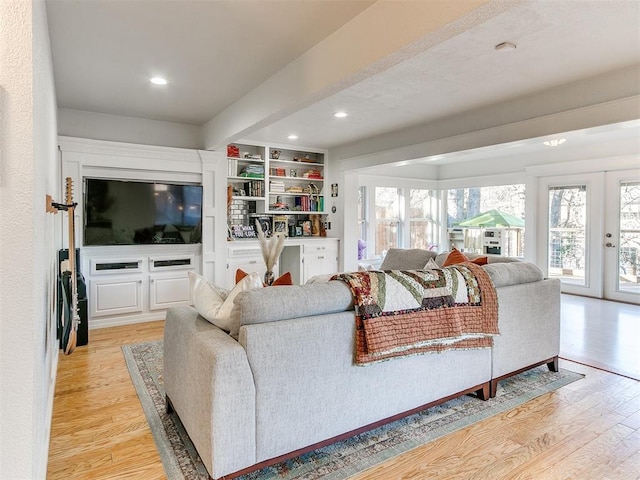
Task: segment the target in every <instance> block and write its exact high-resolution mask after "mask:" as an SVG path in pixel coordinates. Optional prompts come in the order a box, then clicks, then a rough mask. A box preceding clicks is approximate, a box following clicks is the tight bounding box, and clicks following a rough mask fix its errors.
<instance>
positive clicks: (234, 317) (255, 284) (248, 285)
mask: <svg viewBox="0 0 640 480" xmlns="http://www.w3.org/2000/svg"><path fill="white" fill-rule="evenodd" d="M189 282H190V285H191V300H192V302H193V306H194V307H195V309H196V310H197V311H198V313H199V314H200V315H201V316H202V317H203V318H204V319H205V320H207V321H208V322H209V323H212V324H213V325H215V326H216V327H218V328H221V329H222V330H225V331H227V332H229V333H230V334H231V335H232V336H233V337H234V338H237V337H238V330H239V329H240V313H239V310H238V309H237V307H236V305H235V302H234V301H235V299H236V297H237V296H238V295H239V294H240V293H241V292H244V291H248V290H255V289H258V288H260V289H261V288H262V279H261V278H260V275H258V274H257V273H250V274H248V275H247V276H245V277H244V278H242V279H241V280H240V281H239V282H238V283H237V284H236V286H235V287H233V290H231V291H230V292H228V293H227V292H226V290H224V289H222V288H220V287H218V286H216V285H214V284H213V283H210V282H208V281H207V280H206V279H205V278H204V277H202V276H201V275H198V274H196V273H193V272H189Z"/></svg>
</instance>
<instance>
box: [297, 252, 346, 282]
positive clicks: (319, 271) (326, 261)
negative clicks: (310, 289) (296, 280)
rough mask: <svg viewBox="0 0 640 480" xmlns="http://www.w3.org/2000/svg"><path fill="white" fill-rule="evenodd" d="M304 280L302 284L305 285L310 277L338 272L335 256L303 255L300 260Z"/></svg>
mask: <svg viewBox="0 0 640 480" xmlns="http://www.w3.org/2000/svg"><path fill="white" fill-rule="evenodd" d="M302 261H303V265H304V268H303V271H304V278H303V279H302V283H306V282H307V280H309V279H310V278H311V277H315V276H316V275H324V274H327V273H337V272H338V259H337V257H336V256H335V255H331V254H319V255H305V256H304V257H303V259H302Z"/></svg>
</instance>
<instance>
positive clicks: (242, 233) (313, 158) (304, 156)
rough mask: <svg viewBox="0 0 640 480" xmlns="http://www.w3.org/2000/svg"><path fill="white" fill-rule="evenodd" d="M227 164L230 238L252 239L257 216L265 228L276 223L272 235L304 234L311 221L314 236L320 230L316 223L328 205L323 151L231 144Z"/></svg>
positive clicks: (228, 148)
mask: <svg viewBox="0 0 640 480" xmlns="http://www.w3.org/2000/svg"><path fill="white" fill-rule="evenodd" d="M227 164H228V172H227V184H228V189H229V191H228V192H227V193H228V195H227V197H228V202H229V205H228V207H229V208H228V217H229V222H228V223H229V232H230V233H229V234H230V236H232V237H234V238H253V237H254V236H255V232H252V229H253V225H254V222H255V220H256V219H258V220H259V221H260V223H261V225H263V226H264V228H266V223H265V222H271V228H270V229H269V233H271V232H273V231H275V230H276V229H277V230H280V231H283V230H284V231H285V232H286V233H287V234H288V235H290V236H294V235H296V234H297V233H298V232H302V233H300V235H301V236H303V235H304V234H305V233H306V232H308V230H309V224H308V223H306V222H309V223H310V224H311V225H312V227H311V228H312V232H313V233H312V234H318V232H317V230H318V229H317V228H313V226H317V225H318V218H316V217H317V216H319V215H323V214H324V213H325V204H326V202H325V192H326V188H325V176H326V165H325V153H324V152H321V151H315V152H311V151H301V150H293V149H282V148H275V147H270V146H257V145H245V144H231V145H228V147H227ZM321 225H322V222H321ZM295 227H300V229H299V230H298V229H296V228H295Z"/></svg>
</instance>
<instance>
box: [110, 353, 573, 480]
mask: <svg viewBox="0 0 640 480" xmlns="http://www.w3.org/2000/svg"><path fill="white" fill-rule="evenodd" d="M122 350H123V353H124V356H125V359H126V362H127V367H128V369H129V373H130V375H131V379H132V381H133V384H134V385H135V388H136V391H137V393H138V397H139V398H140V402H141V403H142V408H143V410H144V412H145V415H146V417H147V421H148V422H149V426H150V427H151V431H152V432H153V436H154V439H155V442H156V445H157V446H158V451H159V452H160V457H161V458H162V463H163V465H164V469H165V471H166V474H167V477H168V478H169V479H170V480H201V479H202V480H207V479H208V478H209V477H208V474H207V471H206V469H205V467H204V465H203V463H202V460H200V457H199V456H198V454H197V452H196V451H195V448H194V447H193V444H192V443H191V440H190V439H189V437H188V435H187V434H186V432H185V430H184V427H183V426H182V424H181V423H180V420H179V419H178V417H177V416H176V415H175V413H173V414H167V413H166V409H165V395H164V387H163V384H162V341H158V342H149V343H141V344H136V345H125V346H123V347H122ZM582 377H583V375H580V374H577V373H573V372H570V371H568V370H562V369H561V370H560V371H559V372H550V371H549V370H548V369H547V367H546V366H541V367H538V368H534V369H531V370H529V371H527V372H525V373H521V374H520V375H516V376H514V377H511V378H510V379H507V380H504V381H502V382H500V385H499V388H498V393H497V395H496V397H495V398H492V399H490V400H488V401H486V402H484V401H482V400H479V399H477V398H475V397H474V396H470V395H466V396H463V397H460V398H456V399H454V400H451V401H449V402H446V403H444V404H442V405H439V406H437V407H433V408H430V409H428V410H424V411H422V412H419V413H416V414H414V415H410V416H408V417H406V418H404V419H402V420H398V421H395V422H393V423H390V424H387V425H384V426H382V427H379V428H376V429H374V430H371V431H369V432H365V433H363V434H360V435H356V436H354V437H351V438H349V439H347V440H344V441H341V442H337V443H335V444H333V445H329V446H327V447H324V448H320V449H318V450H315V451H313V452H309V453H306V454H304V455H301V456H299V457H296V458H293V459H291V460H288V461H286V462H283V463H280V464H277V465H273V466H271V467H267V468H264V469H262V470H259V471H257V472H253V473H251V474H248V475H244V476H242V477H238V479H239V480H276V479H277V480H317V479H322V480H343V479H346V478H348V477H349V476H351V475H354V474H356V473H358V472H362V471H364V470H366V469H368V468H371V467H373V466H374V465H377V464H379V463H381V462H384V461H385V460H387V459H389V458H392V457H394V456H396V455H399V454H401V453H403V452H406V451H408V450H411V449H412V448H415V447H417V446H419V445H423V444H425V443H427V442H429V441H431V440H434V439H436V438H439V437H442V436H444V435H446V434H448V433H451V432H454V431H456V430H459V429H461V428H464V427H466V426H468V425H471V424H473V423H475V422H478V421H480V420H483V419H485V418H488V417H490V416H492V415H496V414H498V413H501V412H504V411H507V410H510V409H512V408H514V407H516V406H518V405H522V404H523V403H525V402H528V401H529V400H531V399H533V398H536V397H538V396H540V395H543V394H544V393H547V392H550V391H552V390H556V389H558V388H560V387H562V386H564V385H567V384H569V383H571V382H574V381H576V380H579V379H580V378H582Z"/></svg>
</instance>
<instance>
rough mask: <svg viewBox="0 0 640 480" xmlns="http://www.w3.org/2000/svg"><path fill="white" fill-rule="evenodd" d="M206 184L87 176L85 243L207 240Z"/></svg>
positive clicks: (91, 244) (174, 242)
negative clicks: (204, 237) (204, 217)
mask: <svg viewBox="0 0 640 480" xmlns="http://www.w3.org/2000/svg"><path fill="white" fill-rule="evenodd" d="M201 222H202V186H200V185H181V184H171V183H150V182H139V181H126V180H109V179H102V178H86V179H85V189H84V242H83V243H84V245H85V246H94V245H95V246H97V245H148V244H189V243H201V242H202V227H201Z"/></svg>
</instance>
